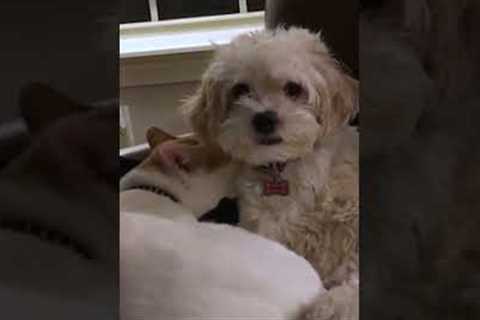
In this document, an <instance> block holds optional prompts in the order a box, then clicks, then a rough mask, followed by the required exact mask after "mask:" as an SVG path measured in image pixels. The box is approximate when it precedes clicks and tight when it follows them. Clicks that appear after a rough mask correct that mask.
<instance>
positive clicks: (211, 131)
mask: <svg viewBox="0 0 480 320" xmlns="http://www.w3.org/2000/svg"><path fill="white" fill-rule="evenodd" d="M214 68H215V65H211V66H210V68H209V69H208V70H207V71H206V72H205V73H204V75H203V78H202V82H201V84H200V87H199V89H198V90H197V92H196V93H195V94H194V95H193V96H192V97H190V98H189V99H187V100H186V101H185V103H184V105H183V111H184V113H185V114H186V116H187V118H188V119H189V121H190V124H191V126H192V129H193V131H194V132H195V133H196V134H197V135H198V137H199V138H200V140H201V141H203V142H204V143H206V144H208V145H212V144H213V145H215V144H216V143H215V141H216V133H217V132H218V126H219V122H220V121H219V119H220V118H221V117H222V115H223V114H224V110H223V101H222V91H221V90H222V87H221V84H220V82H219V81H218V80H217V79H216V78H215V76H214V73H215V72H214Z"/></svg>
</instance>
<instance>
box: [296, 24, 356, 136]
mask: <svg viewBox="0 0 480 320" xmlns="http://www.w3.org/2000/svg"><path fill="white" fill-rule="evenodd" d="M293 32H296V33H297V34H296V36H297V37H298V38H301V39H302V40H301V41H303V44H302V46H304V47H306V48H307V50H308V51H309V53H310V57H311V61H312V65H313V67H314V68H313V69H314V70H315V71H316V74H315V76H314V79H313V82H314V86H315V91H316V93H317V96H316V97H315V101H314V105H315V107H316V111H317V113H318V117H319V122H321V123H322V125H324V126H325V127H326V130H327V131H331V130H334V129H335V128H336V127H338V126H341V125H344V124H347V123H349V122H350V121H351V120H352V119H353V118H355V116H356V115H357V113H358V111H359V110H358V109H359V104H358V90H359V88H358V87H359V85H358V81H357V80H355V79H354V78H352V77H351V76H349V75H348V73H347V71H346V70H344V68H343V67H342V66H341V65H340V63H339V62H338V61H336V60H335V58H334V57H333V56H332V55H331V53H330V51H329V49H328V47H327V46H326V44H325V43H324V42H323V40H322V38H321V35H320V34H313V33H310V32H308V31H306V30H298V29H297V30H293Z"/></svg>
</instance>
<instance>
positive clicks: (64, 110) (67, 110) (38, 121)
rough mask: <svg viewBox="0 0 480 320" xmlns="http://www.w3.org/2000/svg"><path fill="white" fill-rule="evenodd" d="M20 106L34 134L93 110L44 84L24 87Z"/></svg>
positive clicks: (31, 84) (21, 92)
mask: <svg viewBox="0 0 480 320" xmlns="http://www.w3.org/2000/svg"><path fill="white" fill-rule="evenodd" d="M19 104H20V112H21V115H22V117H23V119H24V120H25V122H26V123H27V126H28V129H29V130H30V132H31V133H33V134H35V133H37V132H39V131H41V130H43V129H44V128H46V127H48V126H49V125H51V124H52V123H54V122H55V121H57V120H58V119H60V118H62V117H65V116H68V115H71V114H75V113H78V112H86V111H89V110H91V107H87V106H83V105H81V104H79V103H76V102H75V101H73V100H72V99H70V98H69V97H67V96H66V95H64V94H61V93H59V92H57V91H56V90H54V89H52V88H51V87H50V86H48V85H46V84H42V83H30V84H28V85H26V86H24V87H23V88H22V89H21V91H20V97H19Z"/></svg>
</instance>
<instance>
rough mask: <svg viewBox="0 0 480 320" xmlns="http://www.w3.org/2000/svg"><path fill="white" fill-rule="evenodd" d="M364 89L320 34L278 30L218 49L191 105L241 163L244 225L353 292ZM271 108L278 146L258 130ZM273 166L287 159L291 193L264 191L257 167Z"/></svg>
mask: <svg viewBox="0 0 480 320" xmlns="http://www.w3.org/2000/svg"><path fill="white" fill-rule="evenodd" d="M291 83H294V84H295V85H296V88H294V89H295V90H293V94H292V92H291V90H290V89H289V87H288V86H289V85H290V84H291ZM239 86H240V88H241V89H239ZM357 91H358V89H357V82H356V81H355V80H354V79H352V78H351V77H349V76H348V75H347V74H346V73H345V72H343V70H342V68H341V66H340V65H339V64H338V63H337V62H336V61H335V59H334V58H333V57H332V55H331V54H330V53H329V50H328V48H327V46H326V45H325V44H324V43H323V41H322V40H321V38H320V37H319V35H315V34H312V33H310V32H308V31H306V30H304V29H298V28H291V29H289V30H284V29H278V30H275V31H265V32H257V33H253V34H248V35H242V36H239V37H237V38H236V39H235V40H233V42H232V43H231V44H230V45H229V46H226V47H222V48H220V49H219V50H218V53H217V55H216V57H215V58H214V60H213V62H212V63H211V65H210V67H209V68H208V69H207V71H206V73H205V74H204V77H203V80H202V84H201V86H200V89H199V91H198V92H197V94H196V95H194V96H193V97H192V98H191V99H190V100H188V101H187V103H186V105H185V109H186V111H187V115H188V116H189V118H190V120H191V124H192V127H193V129H194V131H195V132H196V133H197V134H198V135H199V137H200V139H202V140H203V141H204V142H205V143H206V144H208V145H211V146H212V148H218V147H220V148H221V149H222V150H223V151H225V152H226V153H227V154H229V155H230V156H231V157H232V158H233V159H234V161H237V162H239V163H240V164H241V167H242V169H241V170H242V171H241V173H240V174H239V176H238V178H237V181H236V186H237V190H236V192H237V195H238V198H239V207H240V223H241V225H242V226H243V227H245V228H247V229H248V230H252V231H254V232H256V233H259V234H261V235H263V236H266V237H268V238H270V239H274V240H276V241H279V242H280V243H283V244H285V245H286V246H288V247H289V248H291V249H292V250H294V251H295V252H297V253H299V254H300V255H302V256H304V257H306V258H307V259H308V260H309V261H310V262H311V263H312V265H313V266H314V267H315V269H316V270H317V271H318V272H319V274H320V276H321V277H322V280H323V281H324V283H325V284H326V286H328V287H333V286H337V285H340V284H343V283H345V282H347V281H350V280H353V281H352V282H351V283H350V284H349V287H350V288H354V289H353V290H355V291H356V290H358V287H357V285H356V284H355V283H356V279H358V232H357V227H358V211H359V210H358V134H357V132H356V131H355V130H354V129H352V128H350V127H349V126H348V121H349V119H351V117H352V116H353V115H354V114H356V112H357V107H358V104H357V96H358V94H357ZM265 111H273V112H275V113H276V114H277V116H278V126H277V127H276V130H275V131H274V132H273V133H272V134H271V135H270V138H271V136H273V137H274V138H275V139H276V140H277V142H278V141H280V142H279V143H274V144H265V143H262V139H263V138H265V137H264V136H263V135H261V134H259V133H258V132H256V131H255V130H254V128H253V127H254V126H252V118H253V117H254V116H255V115H256V114H258V113H261V112H265ZM275 162H282V163H283V162H284V163H286V167H285V171H284V172H283V173H282V178H283V179H285V180H288V181H289V186H290V193H289V195H288V196H277V195H275V196H264V195H263V194H262V185H263V183H264V179H265V177H264V176H263V174H264V173H262V172H260V171H259V170H258V166H259V165H266V164H269V163H275ZM357 298H358V293H357V295H356V298H355V297H353V298H352V299H353V300H352V304H355V303H356V302H355V300H356V299H357ZM353 318H355V316H353Z"/></svg>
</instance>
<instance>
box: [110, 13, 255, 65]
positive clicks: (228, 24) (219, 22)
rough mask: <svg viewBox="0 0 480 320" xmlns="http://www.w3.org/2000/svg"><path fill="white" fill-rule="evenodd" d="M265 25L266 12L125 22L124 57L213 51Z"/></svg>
mask: <svg viewBox="0 0 480 320" xmlns="http://www.w3.org/2000/svg"><path fill="white" fill-rule="evenodd" d="M263 27H264V13H263V12H252V13H240V14H230V15H220V16H211V17H200V18H190V19H176V20H166V21H158V22H145V23H131V24H123V25H121V26H120V59H129V58H140V57H151V56H161V55H171V54H181V53H194V52H202V51H211V50H213V48H214V46H215V45H224V44H227V43H229V42H230V41H231V39H232V38H234V37H235V36H237V35H238V34H240V33H245V32H251V31H255V30H259V29H263Z"/></svg>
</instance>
